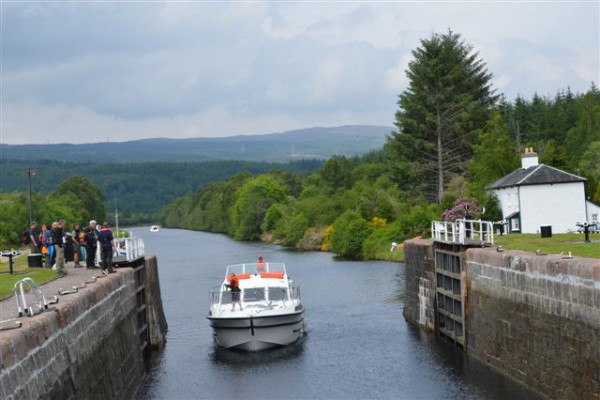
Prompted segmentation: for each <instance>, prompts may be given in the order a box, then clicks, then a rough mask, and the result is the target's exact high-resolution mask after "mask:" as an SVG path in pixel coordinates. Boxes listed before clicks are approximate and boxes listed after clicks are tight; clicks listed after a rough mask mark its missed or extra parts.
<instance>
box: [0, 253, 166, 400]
mask: <svg viewBox="0 0 600 400" xmlns="http://www.w3.org/2000/svg"><path fill="white" fill-rule="evenodd" d="M144 264H145V266H146V267H148V268H145V271H144V275H145V279H146V282H145V284H146V285H147V286H149V287H150V288H149V289H148V288H146V289H145V303H146V304H145V306H143V307H141V308H140V307H139V305H138V302H139V298H138V297H139V293H140V286H139V282H138V285H137V286H138V287H137V289H136V278H135V273H136V272H135V270H134V269H133V268H119V273H118V274H114V275H109V276H108V277H105V278H101V279H98V280H97V282H96V283H94V284H93V285H89V286H87V288H86V289H84V290H81V291H79V292H78V293H74V294H69V295H66V296H61V297H60V302H59V303H58V304H56V305H53V306H51V309H50V310H49V311H46V312H44V313H42V314H39V315H36V316H34V317H31V318H27V319H26V320H25V321H24V324H23V326H22V327H21V328H20V329H15V330H9V331H3V332H0V339H1V341H0V398H1V399H129V398H133V397H134V395H135V393H136V391H137V388H138V385H139V383H140V382H141V380H142V378H143V376H144V375H145V373H146V370H145V363H144V354H146V353H147V346H146V348H142V346H141V339H140V334H141V333H142V332H145V331H144V330H140V327H139V324H140V315H139V311H140V309H144V308H145V310H146V313H145V315H146V317H145V318H146V320H147V321H148V322H147V331H148V339H149V344H150V346H151V347H159V346H161V345H162V344H164V336H165V334H166V330H167V324H166V320H165V317H164V312H163V308H162V302H161V296H160V285H159V284H158V273H157V263H156V258H155V257H149V258H147V259H146V260H144ZM138 279H139V278H138Z"/></svg>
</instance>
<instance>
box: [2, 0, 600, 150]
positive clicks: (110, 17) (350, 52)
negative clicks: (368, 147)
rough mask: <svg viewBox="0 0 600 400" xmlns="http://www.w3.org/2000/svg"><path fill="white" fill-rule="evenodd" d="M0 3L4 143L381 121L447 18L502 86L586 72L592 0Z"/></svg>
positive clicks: (559, 82)
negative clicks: (415, 54) (422, 48)
mask: <svg viewBox="0 0 600 400" xmlns="http://www.w3.org/2000/svg"><path fill="white" fill-rule="evenodd" d="M0 4H1V5H0V7H1V38H0V39H1V80H2V82H1V85H2V92H1V104H0V109H1V110H0V111H1V114H0V120H1V121H0V122H1V133H0V143H4V144H17V143H57V142H71V143H83V142H98V141H106V140H110V141H125V140H133V139H140V138H151V137H171V138H186V137H200V136H203V137H220V136H231V135H238V134H261V133H271V132H280V131H285V130H291V129H298V128H308V127H314V126H338V125H347V124H373V125H390V126H391V125H392V123H393V120H394V112H395V111H396V109H397V104H396V100H397V95H398V94H399V93H401V92H402V91H403V90H404V89H405V88H406V86H407V79H406V76H405V72H404V71H405V69H406V67H407V65H408V62H409V61H410V60H411V57H412V56H411V51H412V50H413V49H415V48H416V47H418V46H419V41H420V40H421V39H426V38H429V37H431V35H432V34H433V33H446V32H447V31H448V29H452V30H453V31H454V32H457V33H459V34H461V35H462V38H463V39H464V40H465V42H466V43H468V44H470V45H472V46H473V47H474V50H475V51H477V52H479V55H480V57H481V58H482V59H483V60H484V61H485V62H486V64H487V67H488V71H489V72H491V73H492V74H493V75H494V80H493V84H494V87H495V88H496V89H497V91H498V92H499V93H503V94H504V95H505V97H506V98H507V99H508V100H512V99H514V98H515V97H516V96H517V95H521V96H523V97H525V98H531V96H533V94H534V93H536V92H537V93H538V94H540V95H544V96H554V94H556V92H557V91H559V90H564V89H566V88H571V90H572V91H574V92H576V93H583V92H585V91H586V90H587V89H589V87H590V85H591V82H592V81H593V82H595V83H599V81H600V79H599V76H600V62H599V48H600V22H599V21H600V10H599V2H598V1H597V0H593V1H584V2H583V1H580V2H577V1H565V2H559V1H529V2H522V1H485V0H482V1H460V2H457V1H376V2H360V1H352V2H350V1H329V2H324V1H280V2H264V1H252V2H251V1H245V2H223V1H213V2H208V1H62V2H52V1H45V2H31V1H22V0H20V1H7V0H0Z"/></svg>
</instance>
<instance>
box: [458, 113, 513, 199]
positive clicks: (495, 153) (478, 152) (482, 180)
mask: <svg viewBox="0 0 600 400" xmlns="http://www.w3.org/2000/svg"><path fill="white" fill-rule="evenodd" d="M479 143H480V144H479V145H475V146H473V147H474V155H473V159H472V160H471V164H470V169H469V173H470V176H469V178H470V183H471V188H472V192H473V193H474V194H475V196H478V197H481V196H483V193H484V190H485V188H486V187H487V186H488V185H490V184H492V183H494V182H495V181H496V180H497V179H500V178H502V177H503V176H505V175H508V174H509V173H511V172H512V171H514V170H515V169H517V168H518V167H519V162H520V161H519V154H518V153H517V151H516V149H515V143H514V142H513V141H512V140H511V138H510V137H509V136H508V128H507V126H506V124H505V123H504V121H503V120H502V116H501V115H500V113H499V112H498V111H496V112H493V113H492V116H491V118H490V120H489V121H488V122H487V124H486V126H485V128H484V129H483V131H482V132H481V133H480V134H479Z"/></svg>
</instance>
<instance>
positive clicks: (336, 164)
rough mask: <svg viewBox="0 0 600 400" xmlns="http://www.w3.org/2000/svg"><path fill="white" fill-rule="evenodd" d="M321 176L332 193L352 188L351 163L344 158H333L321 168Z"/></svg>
mask: <svg viewBox="0 0 600 400" xmlns="http://www.w3.org/2000/svg"><path fill="white" fill-rule="evenodd" d="M321 176H322V177H323V180H324V181H325V183H326V184H327V185H328V187H329V188H330V189H331V190H332V191H336V190H338V189H349V188H350V187H351V186H352V175H351V163H350V161H349V160H348V159H347V158H346V157H343V156H342V157H333V158H330V159H329V160H327V161H326V162H325V164H324V165H323V168H321Z"/></svg>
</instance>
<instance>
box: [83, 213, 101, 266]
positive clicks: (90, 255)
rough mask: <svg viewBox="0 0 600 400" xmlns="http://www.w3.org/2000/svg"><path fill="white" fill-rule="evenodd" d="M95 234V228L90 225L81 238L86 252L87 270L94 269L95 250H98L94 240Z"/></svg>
mask: <svg viewBox="0 0 600 400" xmlns="http://www.w3.org/2000/svg"><path fill="white" fill-rule="evenodd" d="M90 222H95V221H90ZM96 233H97V232H96V228H95V227H94V226H92V225H91V224H90V226H88V228H87V230H86V232H85V235H84V236H83V242H84V244H85V250H86V252H87V257H86V259H85V266H86V268H88V269H91V268H96V265H95V263H96V250H97V249H98V239H97V238H96Z"/></svg>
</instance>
